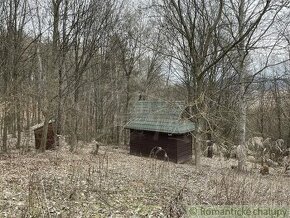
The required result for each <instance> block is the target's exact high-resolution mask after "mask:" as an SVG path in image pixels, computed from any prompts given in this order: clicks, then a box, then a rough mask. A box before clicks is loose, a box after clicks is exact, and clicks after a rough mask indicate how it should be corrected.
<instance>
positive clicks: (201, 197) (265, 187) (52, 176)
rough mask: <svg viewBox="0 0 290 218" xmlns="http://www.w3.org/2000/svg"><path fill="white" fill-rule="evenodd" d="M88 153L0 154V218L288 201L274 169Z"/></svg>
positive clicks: (153, 212) (179, 211)
mask: <svg viewBox="0 0 290 218" xmlns="http://www.w3.org/2000/svg"><path fill="white" fill-rule="evenodd" d="M90 150H91V149H90V148H87V149H86V148H83V149H81V150H79V151H78V152H77V153H75V154H72V153H70V152H69V151H68V148H66V147H65V148H62V149H61V150H58V151H47V152H45V153H44V154H39V153H35V152H30V153H28V154H24V155H23V154H17V153H11V154H10V155H9V156H7V155H0V175H1V178H0V217H107V216H110V215H114V216H115V217H130V216H136V215H138V217H139V216H141V217H142V216H153V217H164V216H172V217H177V216H186V215H185V214H186V208H187V206H188V205H200V204H206V205H233V204H243V205H245V204H248V205H264V204H267V206H269V205H283V206H289V205H290V186H289V184H290V178H289V177H288V178H287V177H284V176H282V174H281V173H280V171H279V170H280V169H278V170H274V169H271V171H270V175H267V176H262V175H260V174H259V173H258V169H255V170H253V171H249V172H248V173H237V172H235V171H234V170H232V169H231V167H230V166H231V165H232V164H233V163H234V160H229V161H224V160H220V159H218V158H214V159H207V158H204V159H203V161H202V162H203V164H202V167H200V168H199V169H197V168H196V167H195V166H193V165H192V164H191V163H187V164H174V163H170V162H166V161H159V160H155V159H150V158H142V157H136V156H131V155H128V154H127V153H128V152H127V151H126V150H122V149H113V148H110V147H101V148H100V151H99V154H98V155H95V156H94V155H92V154H90ZM281 172H282V169H281Z"/></svg>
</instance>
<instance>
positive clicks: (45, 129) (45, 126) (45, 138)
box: [40, 112, 49, 152]
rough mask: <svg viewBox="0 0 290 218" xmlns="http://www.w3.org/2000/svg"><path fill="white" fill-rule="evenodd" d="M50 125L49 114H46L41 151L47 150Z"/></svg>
mask: <svg viewBox="0 0 290 218" xmlns="http://www.w3.org/2000/svg"><path fill="white" fill-rule="evenodd" d="M48 125H49V117H48V116H47V113H46V112H45V113H44V124H43V131H42V139H41V144H40V151H41V152H44V151H45V149H46V142H47V132H48Z"/></svg>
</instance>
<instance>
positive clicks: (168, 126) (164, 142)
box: [125, 101, 195, 163]
mask: <svg viewBox="0 0 290 218" xmlns="http://www.w3.org/2000/svg"><path fill="white" fill-rule="evenodd" d="M184 111H185V104H184V103H183V102H164V101H138V102H136V103H135V105H134V108H133V110H132V112H131V114H130V118H129V122H128V123H127V124H126V125H125V128H126V129H130V143H129V145H130V154H135V155H141V156H150V155H152V151H154V149H155V150H156V148H158V147H160V148H162V150H164V151H165V152H166V157H168V159H169V160H170V161H173V162H175V163H183V162H186V161H188V160H191V158H192V132H193V130H194V129H195V125H194V123H193V122H191V121H190V120H188V119H187V118H182V114H183V113H184ZM157 157H159V158H164V154H162V152H161V154H160V155H159V156H157Z"/></svg>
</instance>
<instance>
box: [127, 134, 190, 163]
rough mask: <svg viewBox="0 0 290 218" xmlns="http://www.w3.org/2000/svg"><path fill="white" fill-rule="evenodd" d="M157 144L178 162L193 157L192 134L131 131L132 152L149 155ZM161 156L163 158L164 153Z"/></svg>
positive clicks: (171, 159)
mask: <svg viewBox="0 0 290 218" xmlns="http://www.w3.org/2000/svg"><path fill="white" fill-rule="evenodd" d="M156 146H159V147H162V148H163V149H164V150H165V151H166V153H167V155H168V157H169V160H170V161H173V162H176V163H182V162H185V161H187V160H190V159H191V157H192V149H191V136H190V135H187V134H183V135H168V134H167V133H157V132H150V131H137V130H131V131H130V154H136V155H142V156H149V155H150V152H151V150H152V149H153V148H154V147H156ZM161 156H162V157H161ZM159 158H163V154H162V153H161V155H160V157H159Z"/></svg>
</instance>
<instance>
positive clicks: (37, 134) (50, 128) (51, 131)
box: [34, 123, 55, 149]
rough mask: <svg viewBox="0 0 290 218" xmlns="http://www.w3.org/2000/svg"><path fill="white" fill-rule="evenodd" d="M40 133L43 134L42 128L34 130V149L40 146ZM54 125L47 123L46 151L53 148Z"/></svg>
mask: <svg viewBox="0 0 290 218" xmlns="http://www.w3.org/2000/svg"><path fill="white" fill-rule="evenodd" d="M42 132H43V126H41V127H39V128H37V129H35V130H34V136H35V148H36V149H39V148H40V145H41V140H42ZM54 143H55V140H54V124H53V123H49V124H48V130H47V141H46V149H53V148H54Z"/></svg>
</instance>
